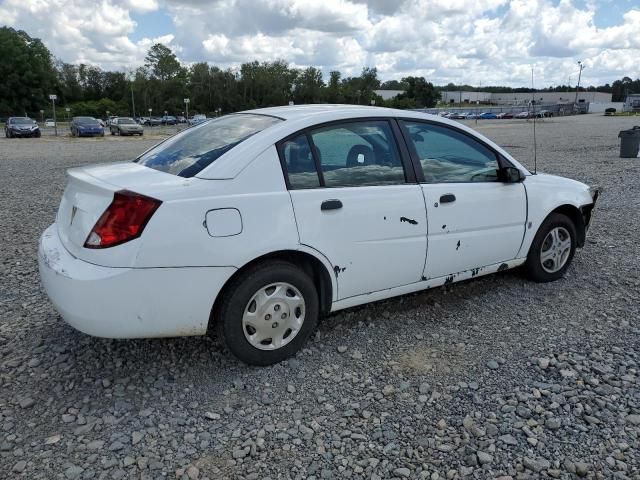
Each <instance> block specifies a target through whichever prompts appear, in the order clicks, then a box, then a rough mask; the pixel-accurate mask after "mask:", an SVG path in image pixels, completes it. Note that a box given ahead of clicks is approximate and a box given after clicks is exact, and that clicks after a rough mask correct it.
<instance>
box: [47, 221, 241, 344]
mask: <svg viewBox="0 0 640 480" xmlns="http://www.w3.org/2000/svg"><path fill="white" fill-rule="evenodd" d="M38 266H39V269H40V278H41V280H42V285H43V286H44V289H45V291H46V293H47V295H48V296H49V298H50V300H51V303H53V305H54V307H55V308H56V310H57V311H58V312H59V313H60V315H61V316H62V317H63V318H64V320H65V321H66V322H67V323H68V324H69V325H71V326H72V327H74V328H76V329H77V330H80V331H81V332H84V333H87V334H89V335H94V336H97V337H107V338H150V337H179V336H188V335H204V334H205V333H206V332H207V326H208V322H209V316H210V314H211V307H212V306H213V302H214V300H215V298H216V296H217V294H218V292H219V291H220V290H221V289H222V287H223V286H224V284H225V282H226V281H227V280H228V279H229V278H230V277H231V275H232V274H233V273H234V272H235V271H236V269H235V268H232V267H182V268H111V267H102V266H98V265H94V264H92V263H88V262H85V261H83V260H80V259H78V258H75V257H74V256H72V255H71V254H70V253H69V252H68V251H67V250H66V249H65V247H64V246H63V245H62V243H61V242H60V239H59V237H58V232H57V226H56V224H55V223H54V224H53V225H51V226H50V227H49V228H48V229H47V230H45V232H44V233H43V234H42V237H41V239H40V246H39V249H38Z"/></svg>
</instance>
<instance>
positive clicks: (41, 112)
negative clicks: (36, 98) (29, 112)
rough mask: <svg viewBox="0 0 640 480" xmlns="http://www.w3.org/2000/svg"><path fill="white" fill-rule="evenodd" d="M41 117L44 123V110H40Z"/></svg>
mask: <svg viewBox="0 0 640 480" xmlns="http://www.w3.org/2000/svg"><path fill="white" fill-rule="evenodd" d="M40 117H41V118H42V123H44V110H40Z"/></svg>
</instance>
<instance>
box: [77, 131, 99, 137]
mask: <svg viewBox="0 0 640 480" xmlns="http://www.w3.org/2000/svg"><path fill="white" fill-rule="evenodd" d="M103 135H104V130H78V136H79V137H102V136H103Z"/></svg>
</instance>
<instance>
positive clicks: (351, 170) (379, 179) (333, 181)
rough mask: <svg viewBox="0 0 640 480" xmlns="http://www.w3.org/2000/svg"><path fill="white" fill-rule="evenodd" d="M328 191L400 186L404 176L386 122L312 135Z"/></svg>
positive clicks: (350, 125)
mask: <svg viewBox="0 0 640 480" xmlns="http://www.w3.org/2000/svg"><path fill="white" fill-rule="evenodd" d="M311 139H312V142H313V145H314V147H315V153H316V155H317V156H318V160H319V163H320V167H321V169H322V177H323V179H324V185H325V186H327V187H346V186H366V185H397V184H401V183H405V174H404V167H403V165H402V161H401V159H400V154H399V153H398V149H397V146H396V143H395V139H394V136H393V132H392V131H391V126H390V125H389V122H387V121H386V120H373V121H359V122H349V123H343V124H337V125H331V126H327V127H322V128H319V129H317V130H313V131H312V132H311Z"/></svg>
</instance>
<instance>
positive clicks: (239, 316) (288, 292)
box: [214, 260, 319, 366]
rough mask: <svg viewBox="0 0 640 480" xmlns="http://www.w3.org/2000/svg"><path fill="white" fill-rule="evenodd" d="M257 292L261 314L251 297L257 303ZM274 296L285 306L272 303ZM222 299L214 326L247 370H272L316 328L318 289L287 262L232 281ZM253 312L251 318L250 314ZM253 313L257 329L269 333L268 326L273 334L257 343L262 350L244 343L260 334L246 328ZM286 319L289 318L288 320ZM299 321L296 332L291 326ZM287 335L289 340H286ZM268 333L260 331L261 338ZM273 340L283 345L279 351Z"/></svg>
mask: <svg viewBox="0 0 640 480" xmlns="http://www.w3.org/2000/svg"><path fill="white" fill-rule="evenodd" d="M290 287H292V288H290ZM270 290H271V292H270V293H269V291H270ZM294 290H295V291H294ZM260 292H262V296H263V298H265V299H266V300H265V303H263V304H262V308H260V307H259V306H258V304H257V303H256V301H254V300H258V299H254V297H257V296H258V294H260ZM278 292H282V295H283V296H284V297H286V298H288V299H289V300H285V299H283V300H282V301H281V302H279V301H278V300H277V299H276V298H273V299H270V298H269V296H268V295H275V294H276V293H278ZM223 295H224V296H223V297H222V302H221V303H220V307H219V308H218V309H217V312H216V313H217V314H218V318H217V319H214V320H215V321H216V322H217V324H216V327H217V331H218V336H219V338H220V339H221V341H222V343H223V344H224V346H225V347H226V348H228V349H229V350H230V351H231V353H233V354H234V355H235V356H236V357H237V358H238V359H240V360H241V361H243V362H245V363H247V364H249V365H259V366H266V365H272V364H274V363H278V362H281V361H282V360H284V359H286V358H288V357H290V356H291V355H293V354H294V353H296V352H297V351H298V350H300V348H302V346H303V345H304V343H305V341H306V340H307V338H309V335H311V333H312V332H313V331H314V329H315V327H316V324H317V323H318V312H319V306H318V293H317V291H316V287H315V285H314V283H313V281H312V280H311V278H310V277H309V276H308V275H307V274H306V273H305V272H303V271H302V270H301V269H299V268H298V267H296V266H295V265H293V264H291V263H289V262H285V261H280V260H274V261H267V262H263V263H260V264H258V265H256V266H255V267H252V268H250V269H248V270H246V271H245V272H243V273H241V274H240V275H239V276H238V277H237V278H236V279H234V280H233V281H232V282H231V283H230V284H229V286H228V288H225V291H224V292H223ZM300 298H301V299H302V303H300ZM298 305H301V307H299V306H298ZM252 308H253V310H254V312H251V309H252ZM276 312H280V313H276ZM252 313H254V314H255V315H256V317H255V320H256V323H257V324H258V325H261V324H262V322H264V323H263V324H262V325H265V326H266V327H267V328H268V326H271V327H272V328H273V329H274V330H273V331H274V332H275V334H276V336H275V337H273V338H267V339H266V340H263V343H260V345H263V347H261V348H258V347H256V346H255V345H256V344H258V339H259V338H260V337H258V338H256V339H255V340H253V342H254V343H253V344H252V343H251V341H250V340H249V338H247V336H250V335H252V334H253V335H260V332H259V331H257V330H256V329H255V328H253V327H252V326H251V325H249V324H246V323H245V319H247V318H248V319H249V320H248V321H250V322H251V323H252V322H253V320H254V319H252V318H251V314H252ZM289 313H292V314H293V315H288V314H289ZM245 314H246V315H247V317H245ZM258 315H259V317H258ZM263 315H264V316H263ZM276 315H279V316H280V318H277V317H276ZM287 315H288V316H287ZM300 316H301V317H302V320H301V321H302V323H301V324H300V325H298V329H297V331H296V330H295V327H294V323H295V321H293V322H292V320H294V317H300ZM285 318H286V320H285ZM285 322H286V323H285ZM290 327H293V328H294V330H292V329H291V328H290ZM288 331H289V332H290V333H289V335H287V332H288ZM269 332H270V330H262V333H263V334H264V333H269ZM291 335H293V336H291ZM263 336H264V335H263ZM277 339H280V341H281V342H282V346H280V347H279V348H277V347H275V345H274V344H275V343H277V341H278V340H277Z"/></svg>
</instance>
